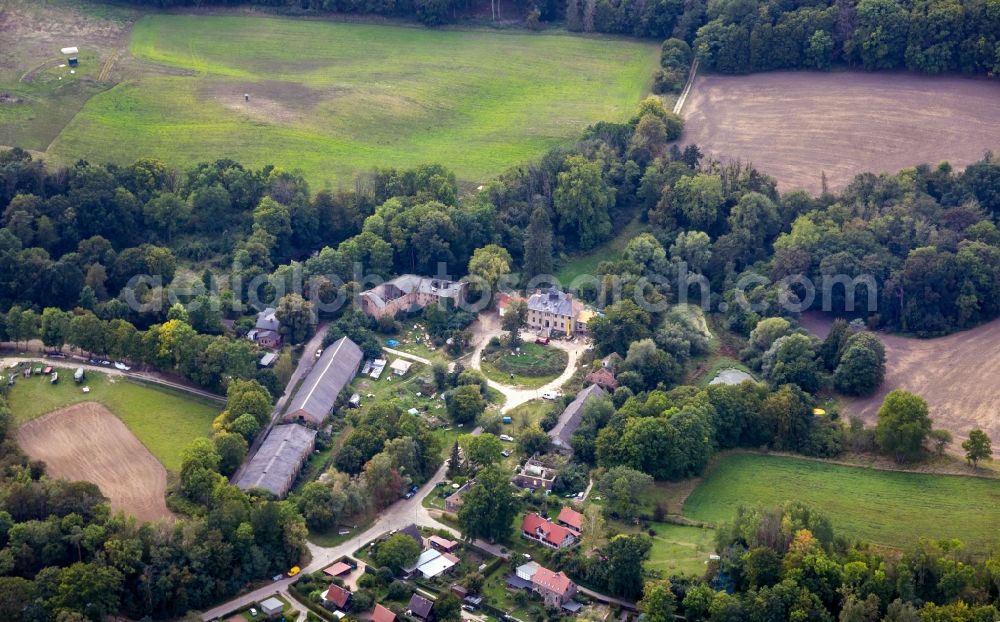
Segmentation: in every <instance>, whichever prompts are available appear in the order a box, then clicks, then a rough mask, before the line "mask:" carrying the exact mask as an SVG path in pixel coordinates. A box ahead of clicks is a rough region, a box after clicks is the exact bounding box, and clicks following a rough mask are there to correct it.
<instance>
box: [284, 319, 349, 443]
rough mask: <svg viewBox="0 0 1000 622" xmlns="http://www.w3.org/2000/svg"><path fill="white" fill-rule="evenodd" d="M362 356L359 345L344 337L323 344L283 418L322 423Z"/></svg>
mask: <svg viewBox="0 0 1000 622" xmlns="http://www.w3.org/2000/svg"><path fill="white" fill-rule="evenodd" d="M363 358H364V353H362V352H361V348H359V347H358V345H357V344H356V343H354V342H353V341H351V340H350V339H348V338H347V337H341V338H340V339H338V340H337V341H335V342H334V343H332V344H330V345H329V346H327V347H326V349H325V350H323V354H322V355H321V356H320V357H319V360H317V361H316V364H315V365H313V368H312V371H310V372H309V375H308V376H306V379H305V380H304V381H303V382H302V386H300V387H299V390H298V391H296V393H295V397H294V398H292V403H291V404H289V406H288V410H286V411H285V412H286V414H285V417H284V420H285V421H288V422H300V423H312V424H313V425H316V426H320V425H322V424H323V422H324V421H325V420H326V417H327V415H329V414H330V411H331V410H333V405H334V404H335V403H336V401H337V396H338V395H340V392H341V391H342V390H343V389H344V387H346V386H347V385H348V384H350V382H351V380H353V379H354V375H355V374H356V373H357V372H358V367H359V366H360V365H361V360H362V359H363Z"/></svg>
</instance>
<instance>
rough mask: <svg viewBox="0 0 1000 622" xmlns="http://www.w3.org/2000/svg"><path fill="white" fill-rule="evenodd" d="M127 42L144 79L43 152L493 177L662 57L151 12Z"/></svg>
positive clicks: (632, 90)
mask: <svg viewBox="0 0 1000 622" xmlns="http://www.w3.org/2000/svg"><path fill="white" fill-rule="evenodd" d="M130 51H131V54H132V55H133V56H134V57H135V59H136V60H137V63H136V64H137V66H138V67H139V70H138V71H137V75H136V76H135V77H134V78H132V79H129V80H126V81H124V82H122V83H121V84H119V85H117V86H116V87H114V88H112V89H110V90H108V91H105V92H103V93H99V94H97V95H95V96H94V97H92V98H91V99H90V100H89V101H88V102H87V103H86V105H85V106H84V107H83V110H82V111H81V112H80V114H78V115H76V116H75V117H74V118H73V120H72V121H71V122H70V123H69V124H68V125H67V126H66V127H65V129H64V130H63V131H62V132H61V133H60V134H59V136H58V137H57V138H56V140H55V141H54V142H53V144H52V145H51V147H50V149H49V155H50V156H55V157H56V158H57V159H58V160H61V161H63V162H72V161H74V160H76V159H77V158H82V157H86V158H87V159H90V160H100V159H106V160H114V161H118V162H129V161H132V160H134V159H136V158H139V157H156V158H160V159H162V160H164V161H166V162H168V163H170V164H174V165H189V164H193V163H195V162H199V161H204V160H214V159H217V158H223V157H228V158H233V159H236V160H238V161H240V162H242V163H244V164H247V165H252V166H260V165H264V164H271V163H273V164H276V165H278V166H282V167H284V168H287V169H299V170H301V171H302V172H303V173H304V174H305V176H306V177H307V179H308V180H309V181H310V182H311V183H312V184H313V185H315V186H323V185H324V184H326V183H331V184H342V183H345V182H349V181H350V179H351V178H352V176H353V175H354V174H355V173H357V172H359V171H367V170H371V169H372V168H373V167H376V166H378V167H386V166H396V167H407V166H414V165H417V164H422V163H430V162H440V163H444V164H445V165H446V166H449V167H451V168H453V169H454V170H455V172H456V174H457V175H458V177H459V179H460V180H461V181H463V182H466V183H475V182H482V181H486V180H487V179H489V178H490V177H492V176H494V175H496V174H498V173H500V172H502V171H503V170H505V169H506V168H508V167H510V166H513V165H516V164H520V163H523V162H526V161H529V160H531V159H532V158H534V157H537V156H539V155H541V154H542V153H544V152H545V151H546V150H547V149H549V148H551V147H553V146H555V145H558V144H561V143H565V142H566V141H569V140H572V139H574V138H575V137H576V136H578V135H579V133H580V131H581V130H582V129H583V128H584V127H586V126H587V125H588V124H590V123H593V122H596V121H600V120H625V119H626V118H628V116H629V115H630V114H631V113H632V111H633V110H634V108H635V106H636V105H637V104H638V102H639V100H640V99H641V98H642V96H643V95H644V94H646V92H647V91H648V84H649V82H650V79H651V76H652V73H653V71H654V70H655V69H656V67H657V66H658V56H659V50H658V46H657V45H655V44H652V43H646V42H637V41H629V40H624V39H612V38H599V37H579V36H571V35H567V34H564V33H524V32H497V31H489V30H428V29H426V28H417V27H405V26H389V25H370V24H342V23H333V22H327V21H318V20H293V19H281V18H267V17H249V16H205V15H150V16H147V17H144V18H142V19H140V20H139V21H138V22H137V23H136V25H135V28H134V31H133V35H132V40H131V45H130ZM244 94H247V95H249V97H250V99H249V101H245V99H244Z"/></svg>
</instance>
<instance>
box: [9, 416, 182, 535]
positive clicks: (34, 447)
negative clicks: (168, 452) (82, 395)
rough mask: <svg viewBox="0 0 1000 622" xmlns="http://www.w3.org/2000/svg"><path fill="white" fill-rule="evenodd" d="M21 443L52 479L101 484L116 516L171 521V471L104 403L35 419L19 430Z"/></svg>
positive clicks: (19, 442)
mask: <svg viewBox="0 0 1000 622" xmlns="http://www.w3.org/2000/svg"><path fill="white" fill-rule="evenodd" d="M17 443H18V445H20V446H21V449H23V450H24V452H25V453H26V454H28V455H29V456H31V457H32V458H33V459H35V460H43V461H44V462H45V464H46V466H47V469H46V472H47V473H48V474H49V475H51V476H52V477H58V478H62V479H67V480H72V481H76V480H86V481H88V482H93V483H94V484H97V486H98V487H100V489H101V492H103V493H104V495H105V496H107V497H108V498H109V499H110V500H111V507H112V509H114V510H116V511H122V512H126V513H128V514H131V515H133V516H135V517H136V518H138V519H139V520H160V519H169V518H170V517H171V513H170V511H169V510H168V509H167V504H166V501H165V498H164V496H165V494H166V490H167V471H166V469H164V468H163V465H162V464H160V463H159V461H157V459H156V458H154V457H153V454H151V453H149V450H148V449H146V448H145V447H144V446H143V444H142V443H140V442H139V439H137V438H136V437H135V435H134V434H132V432H131V431H129V429H128V428H127V427H126V426H125V424H124V423H122V422H121V420H120V419H118V417H116V416H115V415H114V414H112V413H111V411H109V410H108V409H107V408H105V407H104V406H102V405H101V404H98V403H95V402H85V403H82V404H76V405H74V406H69V407H67V408H63V409H61V410H57V411H55V412H51V413H49V414H47V415H44V416H42V417H39V418H37V419H33V420H31V421H29V422H28V423H26V424H24V425H22V426H21V427H19V428H18V429H17Z"/></svg>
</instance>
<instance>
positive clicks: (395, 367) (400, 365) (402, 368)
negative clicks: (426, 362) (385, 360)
mask: <svg viewBox="0 0 1000 622" xmlns="http://www.w3.org/2000/svg"><path fill="white" fill-rule="evenodd" d="M412 366H413V362H412V361H407V360H405V359H396V360H395V361H393V362H392V365H390V366H389V367H390V368H391V369H392V373H394V374H396V375H397V376H405V375H406V373H407V372H408V371H410V367H412Z"/></svg>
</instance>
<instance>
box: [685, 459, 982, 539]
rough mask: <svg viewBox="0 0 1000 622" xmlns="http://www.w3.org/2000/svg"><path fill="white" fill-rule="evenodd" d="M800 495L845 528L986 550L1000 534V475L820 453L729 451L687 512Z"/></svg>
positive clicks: (709, 513)
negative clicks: (844, 460)
mask: <svg viewBox="0 0 1000 622" xmlns="http://www.w3.org/2000/svg"><path fill="white" fill-rule="evenodd" d="M791 499H795V500H799V501H802V502H804V503H807V504H809V505H811V506H813V507H815V508H817V509H819V510H821V511H822V512H824V513H825V514H827V515H828V516H829V517H830V519H831V520H832V521H833V526H834V529H835V530H836V531H837V533H839V534H842V535H845V536H848V537H850V538H855V539H859V540H862V541H865V542H871V543H874V544H879V545H884V546H889V547H897V548H905V547H908V546H911V545H913V544H915V543H916V542H917V541H918V540H919V539H920V538H930V539H944V538H958V539H959V540H961V541H962V542H963V543H965V545H966V546H967V547H968V548H970V549H972V550H975V551H979V552H983V551H986V550H988V549H989V548H990V547H992V546H993V545H995V544H997V542H998V541H1000V537H998V534H997V530H996V526H997V525H998V524H1000V480H996V479H982V478H976V477H962V476H955V475H931V474H923V473H902V472H895V471H878V470H874V469H865V468H858V467H849V466H840V465H835V464H829V463H824V462H817V461H813V460H803V459H797V458H784V457H778V456H762V455H748V454H733V455H728V456H725V457H723V458H721V459H720V460H719V461H718V462H717V463H716V464H715V465H714V466H713V467H712V469H711V471H710V472H709V473H708V475H707V476H706V477H705V479H704V481H703V482H702V483H701V484H700V485H699V486H698V487H697V488H696V489H695V490H694V492H693V493H691V495H690V496H689V497H688V498H687V501H686V502H685V503H684V515H685V516H688V517H690V518H693V519H697V520H702V521H709V522H713V523H723V522H726V521H729V520H732V517H733V515H734V514H735V512H736V508H737V507H738V506H739V505H758V504H759V505H763V506H765V507H767V506H776V505H780V504H782V503H784V502H785V501H788V500H791Z"/></svg>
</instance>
